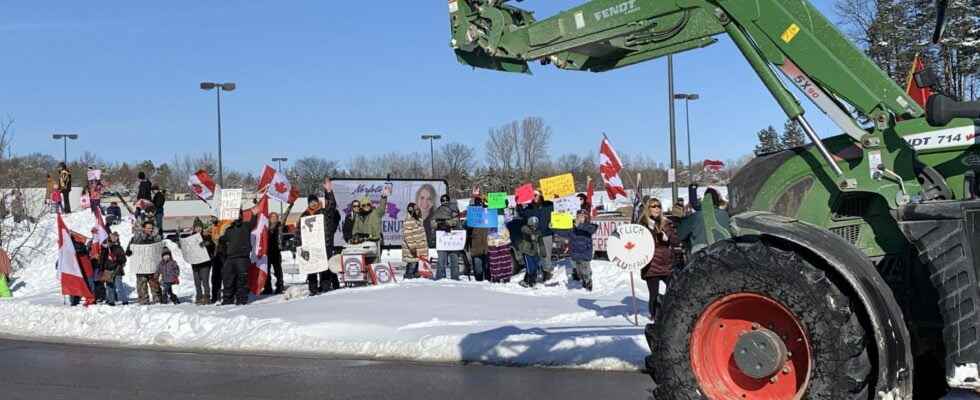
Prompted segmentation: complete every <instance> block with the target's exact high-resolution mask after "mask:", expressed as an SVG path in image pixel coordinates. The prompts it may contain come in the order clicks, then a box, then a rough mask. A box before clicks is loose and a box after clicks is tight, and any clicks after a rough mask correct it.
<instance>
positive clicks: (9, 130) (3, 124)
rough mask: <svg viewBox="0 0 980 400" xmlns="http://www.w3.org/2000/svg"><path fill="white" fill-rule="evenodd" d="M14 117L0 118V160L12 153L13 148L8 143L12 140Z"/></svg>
mask: <svg viewBox="0 0 980 400" xmlns="http://www.w3.org/2000/svg"><path fill="white" fill-rule="evenodd" d="M13 126H14V117H10V116H8V117H6V118H4V119H2V120H0V160H3V159H4V157H5V156H6V158H10V157H12V155H13V149H11V146H10V144H11V143H13V140H14V131H13Z"/></svg>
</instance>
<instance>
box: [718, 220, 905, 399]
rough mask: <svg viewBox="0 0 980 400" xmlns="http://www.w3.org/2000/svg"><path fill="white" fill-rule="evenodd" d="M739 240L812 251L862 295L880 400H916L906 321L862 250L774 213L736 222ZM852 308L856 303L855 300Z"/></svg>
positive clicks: (846, 290)
mask: <svg viewBox="0 0 980 400" xmlns="http://www.w3.org/2000/svg"><path fill="white" fill-rule="evenodd" d="M732 225H733V227H734V229H735V231H736V232H737V234H738V235H739V236H746V235H758V236H761V237H763V238H767V239H770V240H775V241H782V242H788V243H792V244H795V245H796V246H798V247H801V248H803V249H807V250H808V251H810V252H811V253H812V255H813V256H815V257H818V258H819V260H821V261H822V262H824V267H826V268H827V269H828V271H827V272H828V273H831V274H836V275H837V276H839V277H840V278H841V279H842V280H843V283H845V284H846V285H847V287H846V288H841V289H844V290H845V293H847V292H848V291H850V293H852V294H853V295H855V296H857V299H858V300H859V301H860V305H861V306H862V307H863V309H864V311H865V312H866V315H867V316H868V319H869V322H870V324H871V328H873V332H874V339H875V345H876V348H877V359H878V362H877V365H878V377H877V387H876V388H875V390H876V392H877V396H876V398H888V399H911V398H912V347H911V343H912V341H911V339H910V337H909V332H908V329H907V327H906V325H905V317H904V316H903V314H902V310H901V308H900V307H899V305H898V302H897V301H896V300H895V296H894V294H893V293H892V290H891V288H889V287H888V285H887V284H885V281H884V279H883V278H882V277H881V274H879V273H878V270H877V269H875V267H874V265H873V264H872V263H871V260H870V259H868V257H867V256H865V255H864V253H862V252H861V250H859V249H858V248H857V247H855V246H854V245H852V244H850V243H849V242H847V241H845V240H844V239H843V238H841V237H839V236H837V235H835V234H834V233H832V232H830V231H829V230H827V229H824V228H821V227H819V226H817V225H813V224H811V223H808V222H804V221H800V220H798V219H794V218H789V217H784V216H781V215H776V214H772V213H769V212H757V211H753V212H745V213H741V214H738V215H736V216H735V217H734V218H732ZM852 304H854V303H853V302H852Z"/></svg>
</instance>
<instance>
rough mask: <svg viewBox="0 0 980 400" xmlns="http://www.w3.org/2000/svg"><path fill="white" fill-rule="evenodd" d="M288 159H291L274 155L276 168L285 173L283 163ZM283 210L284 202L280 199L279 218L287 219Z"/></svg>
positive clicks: (273, 160)
mask: <svg viewBox="0 0 980 400" xmlns="http://www.w3.org/2000/svg"><path fill="white" fill-rule="evenodd" d="M286 161H289V159H288V158H286V157H272V162H274V163H277V165H276V167H277V168H276V171H279V173H281V174H283V175H285V174H286V173H285V172H284V171H283V170H282V163H284V162H286ZM282 212H283V210H282V202H281V201H280V202H279V218H282V221H286V217H285V216H284V215H282Z"/></svg>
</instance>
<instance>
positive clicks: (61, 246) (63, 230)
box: [58, 213, 95, 304]
mask: <svg viewBox="0 0 980 400" xmlns="http://www.w3.org/2000/svg"><path fill="white" fill-rule="evenodd" d="M58 275H59V276H60V278H61V294H63V295H66V296H78V297H84V298H85V299H86V304H88V303H89V302H90V301H95V295H93V294H92V291H91V290H89V288H88V285H87V284H86V283H85V275H84V274H83V273H82V264H81V262H79V259H78V254H76V253H75V244H74V243H72V235H71V231H69V230H68V227H67V226H66V225H65V221H64V220H63V219H61V214H60V213H59V214H58Z"/></svg>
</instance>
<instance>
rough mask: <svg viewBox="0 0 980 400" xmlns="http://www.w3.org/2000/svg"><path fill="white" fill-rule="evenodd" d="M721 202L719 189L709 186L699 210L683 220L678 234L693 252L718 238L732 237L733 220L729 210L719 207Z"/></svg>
mask: <svg viewBox="0 0 980 400" xmlns="http://www.w3.org/2000/svg"><path fill="white" fill-rule="evenodd" d="M720 204H722V199H721V196H720V195H719V194H718V191H716V190H715V189H714V188H709V189H708V190H706V191H705V192H704V199H702V200H701V201H700V204H699V206H698V208H699V210H698V211H697V212H695V213H694V214H693V215H691V216H689V217H687V218H685V219H684V221H683V222H681V224H680V228H678V236H679V237H680V240H681V241H682V242H684V243H686V244H687V245H686V246H685V247H686V248H687V249H688V250H690V252H691V253H696V252H698V251H699V250H701V249H703V248H705V247H708V245H710V244H711V243H714V242H716V241H718V240H723V239H728V238H731V237H732V231H731V227H732V223H731V220H730V218H729V216H728V212H727V211H725V210H723V209H720V208H719V207H718V206H719V205H720Z"/></svg>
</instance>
